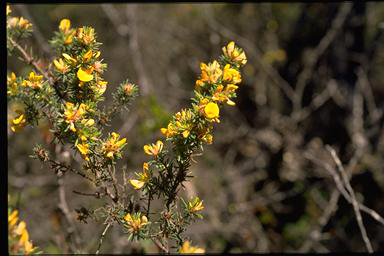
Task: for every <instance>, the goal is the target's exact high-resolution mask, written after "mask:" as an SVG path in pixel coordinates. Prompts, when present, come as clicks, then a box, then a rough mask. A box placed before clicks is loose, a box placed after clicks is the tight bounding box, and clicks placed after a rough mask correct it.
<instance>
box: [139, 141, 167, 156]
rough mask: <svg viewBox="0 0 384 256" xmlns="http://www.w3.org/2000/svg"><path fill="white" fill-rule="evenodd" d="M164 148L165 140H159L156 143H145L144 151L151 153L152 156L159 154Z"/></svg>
mask: <svg viewBox="0 0 384 256" xmlns="http://www.w3.org/2000/svg"><path fill="white" fill-rule="evenodd" d="M162 149H163V142H162V141H160V140H158V141H157V142H156V144H153V143H152V144H151V145H144V152H145V153H146V154H147V155H151V156H155V157H156V156H157V155H158V154H159V153H160V152H161V150H162Z"/></svg>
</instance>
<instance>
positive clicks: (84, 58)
mask: <svg viewBox="0 0 384 256" xmlns="http://www.w3.org/2000/svg"><path fill="white" fill-rule="evenodd" d="M92 54H93V53H92V50H89V51H87V52H86V53H85V54H84V55H83V61H84V62H88V61H90V59H91V58H92Z"/></svg>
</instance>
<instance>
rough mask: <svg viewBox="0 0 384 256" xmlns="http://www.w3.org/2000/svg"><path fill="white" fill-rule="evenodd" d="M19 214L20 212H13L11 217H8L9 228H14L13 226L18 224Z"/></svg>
mask: <svg viewBox="0 0 384 256" xmlns="http://www.w3.org/2000/svg"><path fill="white" fill-rule="evenodd" d="M18 214H19V211H18V210H14V211H12V213H11V215H9V216H8V227H9V228H12V227H13V226H15V224H16V222H17V221H18V219H19V218H18V216H17V215H18Z"/></svg>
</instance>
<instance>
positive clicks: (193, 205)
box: [188, 197, 204, 212]
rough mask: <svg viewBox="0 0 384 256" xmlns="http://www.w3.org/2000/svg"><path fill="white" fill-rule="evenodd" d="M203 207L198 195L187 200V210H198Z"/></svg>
mask: <svg viewBox="0 0 384 256" xmlns="http://www.w3.org/2000/svg"><path fill="white" fill-rule="evenodd" d="M203 209H204V205H203V201H202V200H200V198H199V197H195V198H194V199H193V200H192V201H190V202H188V210H189V211H190V212H198V211H201V210H203Z"/></svg>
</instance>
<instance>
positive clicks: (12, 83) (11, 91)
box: [7, 72, 18, 95]
mask: <svg viewBox="0 0 384 256" xmlns="http://www.w3.org/2000/svg"><path fill="white" fill-rule="evenodd" d="M7 87H8V89H7V94H8V95H15V94H16V93H17V88H18V84H17V82H16V75H15V73H13V72H12V73H11V76H10V77H9V76H7Z"/></svg>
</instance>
